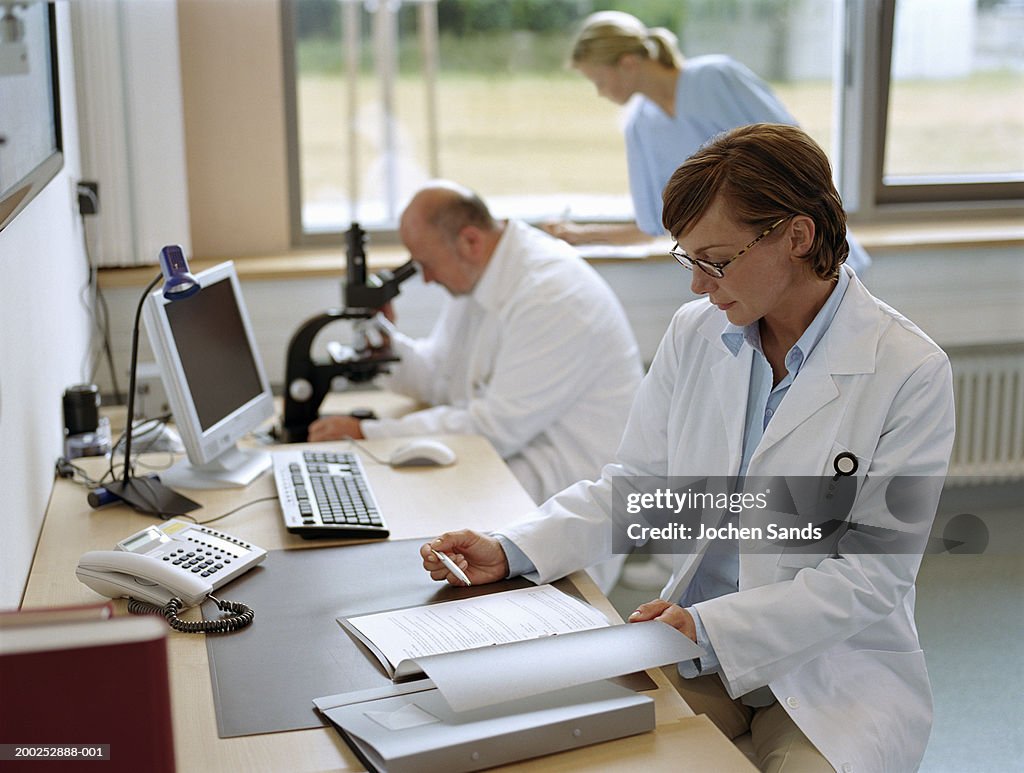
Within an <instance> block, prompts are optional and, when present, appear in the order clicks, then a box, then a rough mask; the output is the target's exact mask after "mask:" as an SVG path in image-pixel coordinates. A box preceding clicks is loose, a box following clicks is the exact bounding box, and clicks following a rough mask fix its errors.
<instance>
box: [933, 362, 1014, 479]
mask: <svg viewBox="0 0 1024 773" xmlns="http://www.w3.org/2000/svg"><path fill="white" fill-rule="evenodd" d="M950 360H951V362H952V365H953V391H954V394H955V399H956V440H955V441H954V443H953V456H952V458H951V460H950V465H949V476H948V478H947V485H961V486H962V485H980V484H988V483H997V482H1003V481H1011V480H1021V479H1024V349H1021V348H1020V347H1017V346H1014V347H1008V348H995V347H991V348H989V347H986V348H984V349H977V350H970V349H965V350H963V351H961V352H951V353H950Z"/></svg>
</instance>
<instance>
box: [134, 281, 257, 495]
mask: <svg viewBox="0 0 1024 773" xmlns="http://www.w3.org/2000/svg"><path fill="white" fill-rule="evenodd" d="M195 277H196V280H197V281H198V282H199V285H200V288H201V289H200V290H199V292H198V293H196V294H195V295H192V296H189V297H187V298H182V299H180V300H173V301H172V300H170V299H168V298H164V297H163V295H162V294H161V293H160V292H155V293H153V294H152V295H150V296H149V299H148V302H147V304H146V307H145V311H146V317H145V319H146V330H147V332H148V333H149V340H150V343H151V344H152V346H153V354H154V356H155V357H156V362H157V366H158V367H159V369H160V379H161V381H163V384H164V389H165V390H166V391H167V400H168V402H169V403H170V405H171V410H172V412H173V413H174V423H175V426H176V427H177V430H178V432H179V433H180V434H181V440H182V443H183V444H184V446H185V450H186V452H187V454H188V459H183V460H181V461H180V462H179V463H177V464H175V465H174V466H173V467H171V468H170V469H168V470H165V471H163V472H161V473H160V479H161V482H164V483H167V484H168V485H171V486H184V487H186V488H221V487H224V486H244V485H247V484H248V483H249V482H250V481H251V480H253V479H254V478H255V477H256V476H257V475H259V473H260V472H262V471H263V470H264V469H266V468H267V467H268V466H269V465H270V455H269V454H268V453H267V452H265V451H262V450H261V449H258V448H255V447H254V444H252V443H249V444H248V447H246V448H239V447H238V446H237V445H236V444H237V441H239V440H241V439H242V438H243V437H245V436H246V435H248V434H249V433H250V432H252V431H253V430H255V429H259V428H260V427H261V425H262V424H263V423H264V422H265V421H266V420H267V419H269V418H271V417H272V416H273V415H274V395H273V393H272V392H271V391H270V385H269V383H268V382H267V377H266V373H265V372H264V370H263V361H262V360H261V359H260V355H259V350H258V349H257V347H256V340H255V337H254V336H253V332H252V325H251V324H250V322H249V315H248V311H247V310H246V307H245V300H244V298H243V297H242V290H241V284H240V283H239V281H238V275H237V274H236V273H235V266H234V264H233V263H230V262H228V263H222V264H220V265H219V266H214V267H213V268H210V269H207V270H206V271H202V272H199V273H197V274H196V275H195Z"/></svg>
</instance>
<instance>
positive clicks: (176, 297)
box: [160, 244, 201, 301]
mask: <svg viewBox="0 0 1024 773" xmlns="http://www.w3.org/2000/svg"><path fill="white" fill-rule="evenodd" d="M160 270H161V271H163V274H164V291H163V292H164V298H166V299H167V300H169V301H180V300H181V299H183V298H188V297H189V296H191V295H195V294H196V293H197V292H199V290H200V289H201V288H200V286H199V281H198V280H197V279H196V278H195V277H194V276H192V273H191V272H190V271H189V270H188V261H187V260H185V252H184V251H183V250H182V249H181V247H180V246H178V245H177V244H168V245H167V246H166V247H164V248H163V249H162V250H160Z"/></svg>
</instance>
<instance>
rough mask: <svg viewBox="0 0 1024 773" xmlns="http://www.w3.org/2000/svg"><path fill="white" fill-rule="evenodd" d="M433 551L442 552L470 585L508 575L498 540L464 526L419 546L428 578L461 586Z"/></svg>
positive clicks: (460, 582) (495, 580)
mask: <svg viewBox="0 0 1024 773" xmlns="http://www.w3.org/2000/svg"><path fill="white" fill-rule="evenodd" d="M434 550H437V551H440V552H441V553H446V554H447V555H448V557H449V558H451V559H452V560H453V561H454V562H455V563H456V564H457V565H458V567H459V568H460V569H461V570H462V571H463V572H465V573H466V576H467V577H469V581H470V582H472V583H473V584H474V585H485V584H487V583H489V582H497V581H498V580H504V579H505V578H506V577H507V576H508V559H507V558H506V557H505V551H504V550H502V547H501V543H499V542H498V540H496V539H495V538H494V537H488V536H487V535H486V534H481V533H480V532H476V531H470V530H468V529H463V530H462V531H449V532H445V533H444V534H442V535H441V536H440V537H438V538H437V539H435V540H434V541H433V542H427V543H425V544H423V545H421V546H420V556H421V557H422V558H423V568H424V569H426V570H427V571H428V572H430V576H431V577H432V578H434V579H435V580H438V581H442V580H447V581H448V582H449V583H450V584H452V585H462V584H463V583H462V581H461V580H459V579H458V578H457V577H455V575H453V574H452V573H451V572H450V571H448V570H447V569H446V568H445V567H444V565H443V564H442V563H441V562H440V561H439V560H438V559H437V556H435V555H434V553H433V551H434Z"/></svg>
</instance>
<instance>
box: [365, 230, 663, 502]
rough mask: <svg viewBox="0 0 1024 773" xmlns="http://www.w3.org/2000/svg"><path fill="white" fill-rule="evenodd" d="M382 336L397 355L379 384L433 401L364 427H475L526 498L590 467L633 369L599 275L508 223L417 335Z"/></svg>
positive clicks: (393, 431)
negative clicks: (467, 287) (473, 273)
mask: <svg viewBox="0 0 1024 773" xmlns="http://www.w3.org/2000/svg"><path fill="white" fill-rule="evenodd" d="M392 343H393V346H394V349H395V353H396V354H397V355H398V356H399V358H400V361H399V362H398V363H397V364H396V365H395V366H394V368H393V373H392V375H391V376H390V377H388V378H387V379H384V383H385V384H386V385H387V386H388V388H390V389H392V390H394V391H396V392H400V393H402V394H407V395H410V396H412V397H415V398H417V399H419V400H421V401H422V402H425V403H428V404H429V405H431V406H433V407H431V408H428V409H425V410H422V411H417V412H415V413H412V414H410V415H408V416H404V417H402V418H398V419H382V420H380V421H364V422H363V423H362V429H363V432H364V433H365V435H366V436H367V437H372V438H377V437H397V436H404V435H425V434H438V433H446V432H447V433H471V434H480V435H484V436H485V437H486V438H487V439H488V440H490V441H491V443H492V444H493V445H494V447H495V449H496V450H497V451H498V453H499V454H501V456H502V458H503V459H505V460H506V461H507V462H508V465H509V467H510V468H511V469H512V472H513V473H514V474H515V475H516V477H517V478H518V479H519V481H520V482H521V483H522V484H523V487H524V488H525V489H526V490H527V492H529V494H530V496H531V497H533V499H534V501H535V502H543V501H544V500H545V499H547V498H548V497H550V496H551V495H552V494H554V493H556V492H558V491H561V490H562V489H563V488H565V487H566V486H568V485H570V484H571V483H574V482H576V481H578V480H583V479H584V478H586V479H593V478H596V477H597V476H598V475H600V473H601V467H602V466H603V465H604V464H605V463H606V462H607V461H608V459H610V458H611V457H612V455H613V454H614V453H615V448H616V446H617V445H618V443H619V439H620V438H621V437H622V431H623V429H624V427H625V424H626V416H627V414H628V411H629V406H630V404H631V403H632V401H633V397H634V395H635V394H636V390H637V387H638V386H639V385H640V379H641V377H642V375H643V367H642V365H641V360H640V353H639V348H638V347H637V343H636V339H635V338H634V337H633V331H632V329H631V328H630V326H629V321H628V319H627V318H626V314H625V311H624V310H623V308H622V304H621V303H620V302H619V300H618V298H617V297H616V296H615V293H614V292H613V291H612V289H611V288H610V287H609V286H608V283H607V282H605V281H604V279H602V278H601V276H600V275H599V274H598V273H597V272H596V271H595V270H594V269H593V268H592V267H591V266H590V265H589V264H587V263H586V262H585V261H584V260H583V259H582V258H580V256H579V254H578V253H577V252H576V250H575V249H574V248H572V247H570V246H569V245H568V244H566V243H565V242H563V241H561V240H559V239H555V238H554V237H552V236H549V235H548V234H546V233H544V232H543V231H541V230H539V229H537V228H533V227H531V226H528V225H527V224H526V223H523V222H521V221H516V220H510V221H509V222H508V224H507V225H506V227H505V233H504V234H503V235H502V237H501V239H500V240H499V242H498V245H497V247H496V248H495V251H494V253H493V255H492V256H491V259H490V261H489V262H488V264H487V268H486V269H485V270H484V274H483V276H482V277H481V278H480V280H479V281H478V282H477V285H476V287H474V288H473V291H472V293H470V294H468V295H463V296H459V297H454V298H449V299H448V300H447V302H446V303H445V306H444V308H443V310H442V312H441V316H440V318H439V319H438V321H437V324H436V325H435V326H434V329H433V330H432V331H431V334H430V336H429V337H427V338H424V339H412V338H409V337H407V336H404V335H402V334H401V333H397V332H396V333H394V334H393V335H392Z"/></svg>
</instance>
